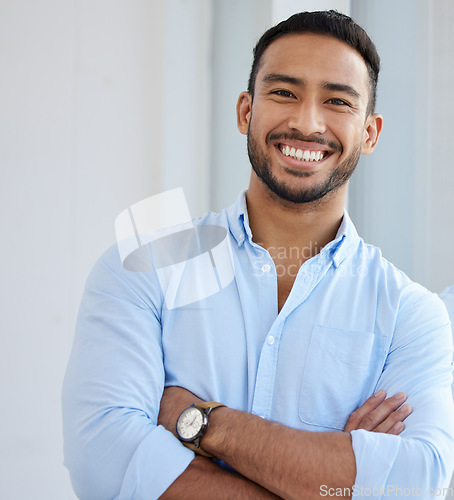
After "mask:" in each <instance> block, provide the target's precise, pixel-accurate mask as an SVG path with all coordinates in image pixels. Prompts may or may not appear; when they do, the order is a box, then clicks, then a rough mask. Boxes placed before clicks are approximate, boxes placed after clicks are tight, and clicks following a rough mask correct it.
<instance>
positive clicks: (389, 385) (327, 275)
mask: <svg viewBox="0 0 454 500" xmlns="http://www.w3.org/2000/svg"><path fill="white" fill-rule="evenodd" d="M254 55H255V58H254V63H253V68H252V71H251V76H250V82H249V89H248V92H243V93H242V94H241V95H240V97H239V100H238V106H237V118H238V128H239V130H240V132H241V133H243V134H247V137H248V153H249V158H250V161H251V165H252V173H251V180H250V185H249V189H248V191H247V193H246V194H243V195H242V196H240V198H239V200H238V201H237V203H236V204H235V205H233V206H232V207H230V208H229V209H228V210H226V211H223V212H221V213H220V214H218V215H217V214H212V213H210V214H207V215H206V216H204V217H203V218H202V219H200V220H199V221H196V223H197V224H198V225H199V226H202V227H204V226H221V227H223V228H225V229H226V230H227V232H228V233H227V237H228V240H229V243H230V246H231V253H232V260H233V266H234V269H235V280H234V281H233V282H232V283H231V284H230V285H228V286H226V287H224V288H223V289H222V290H220V291H219V292H218V293H215V294H212V295H210V296H208V297H206V298H204V299H202V300H200V301H198V302H197V303H196V304H194V305H191V306H182V307H176V308H169V307H166V305H165V302H164V299H163V293H162V290H161V289H160V284H159V280H158V279H157V277H156V273H133V272H130V271H127V270H125V269H123V268H122V266H121V261H120V259H119V257H118V252H117V251H116V250H115V249H113V250H111V251H109V252H107V254H106V255H104V256H103V257H102V259H101V260H100V262H99V263H98V264H97V266H96V267H95V269H94V271H93V273H92V274H91V276H90V278H89V280H88V283H87V288H86V292H85V296H84V299H83V301H82V305H81V310H80V315H79V319H78V326H77V332H76V337H75V343H74V348H73V353H72V356H71V360H70V363H69V366H68V372H67V376H66V379H65V385H64V406H63V407H64V427H65V435H66V441H65V448H66V449H65V455H66V464H67V466H68V468H69V469H70V471H71V475H72V480H73V485H74V488H75V490H76V492H77V493H78V494H79V495H80V496H81V497H82V498H96V499H98V500H99V499H103V498H119V499H130V498H157V497H159V496H161V497H162V498H164V499H166V498H167V499H168V498H178V499H185V498H210V499H212V498H216V499H217V498H219V499H222V498H241V499H247V498H279V497H281V498H304V499H311V498H319V497H320V496H336V497H344V498H350V497H351V496H362V497H364V498H365V497H375V498H379V497H381V496H384V495H386V496H387V497H391V498H393V497H399V496H413V497H417V496H418V497H423V498H424V497H429V496H430V492H429V488H438V487H443V486H445V485H446V483H447V481H448V477H449V476H450V474H451V471H452V468H453V465H454V464H453V456H452V452H451V449H452V446H453V443H454V422H453V415H454V411H453V403H452V398H451V397H450V385H451V367H450V363H451V351H452V343H451V334H450V327H449V320H448V317H447V313H446V310H445V309H444V307H443V305H442V304H441V301H440V300H439V299H438V298H437V297H436V296H435V295H434V294H431V293H429V292H428V291H426V290H425V289H423V288H422V287H420V286H418V285H416V284H414V283H412V282H411V281H410V280H409V279H408V278H407V277H406V276H404V275H403V274H402V273H401V272H399V271H398V270H396V269H395V268H394V267H393V266H392V265H391V264H389V263H388V262H386V261H385V260H384V259H383V258H382V257H381V254H380V252H379V251H378V250H377V249H376V248H373V247H370V246H368V245H366V244H364V242H363V241H362V240H361V239H360V238H359V236H358V235H357V233H356V231H355V229H354V227H353V224H352V222H351V221H350V219H349V217H348V215H347V214H346V212H344V210H343V207H344V202H345V195H346V190H347V185H348V180H349V178H350V176H351V174H352V173H353V170H354V168H355V166H356V164H357V162H358V159H359V157H360V155H361V154H369V153H371V152H372V151H373V149H374V148H375V146H376V144H377V140H378V137H379V135H380V131H381V128H382V117H381V116H380V115H378V114H375V113H374V106H375V89H376V83H377V77H378V70H379V59H378V55H377V54H376V51H375V47H374V45H373V44H372V42H371V41H370V39H369V37H368V36H367V35H366V34H365V32H364V31H363V30H362V29H361V28H360V27H358V26H357V25H356V24H355V23H353V21H352V20H351V19H350V18H348V17H347V16H344V15H341V14H338V13H335V12H333V11H330V12H320V13H301V14H298V15H295V16H292V17H291V18H290V19H288V20H287V21H284V22H283V23H280V24H279V25H278V26H276V27H274V28H271V29H270V30H269V31H267V32H266V33H265V34H264V35H263V37H262V38H261V40H260V41H259V42H258V44H257V47H256V49H255V53H254ZM295 249H296V250H298V251H296V252H295ZM164 389H165V390H164ZM400 391H403V392H400ZM385 393H387V394H389V395H393V396H392V397H390V398H388V399H387V400H385ZM407 396H408V402H409V404H405V405H403V403H404V402H405V400H406V397H407ZM193 404H195V406H192V405H193ZM223 405H225V406H223ZM401 405H403V406H401ZM410 405H411V406H410ZM355 410H356V411H355ZM410 413H411V414H410ZM180 414H181V416H180ZM207 420H208V421H209V428H208V427H207V425H206V421H207ZM404 420H405V430H403V429H404V424H403V421H404ZM157 423H158V424H159V425H156V424H157ZM371 431H376V432H371ZM211 457H215V458H216V460H214V461H213V460H212V459H211ZM232 469H233V470H232Z"/></svg>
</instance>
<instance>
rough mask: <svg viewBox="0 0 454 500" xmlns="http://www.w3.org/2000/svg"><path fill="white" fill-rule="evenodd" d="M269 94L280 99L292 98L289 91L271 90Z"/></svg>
mask: <svg viewBox="0 0 454 500" xmlns="http://www.w3.org/2000/svg"><path fill="white" fill-rule="evenodd" d="M271 93H272V94H276V95H278V96H280V97H294V96H293V94H292V93H291V92H290V90H284V89H279V90H273V91H272V92H271ZM283 94H288V95H283Z"/></svg>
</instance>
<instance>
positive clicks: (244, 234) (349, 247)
mask: <svg viewBox="0 0 454 500" xmlns="http://www.w3.org/2000/svg"><path fill="white" fill-rule="evenodd" d="M246 193H247V191H243V192H242V193H240V195H239V196H238V198H237V200H236V202H235V203H234V204H233V205H232V206H231V207H229V208H228V209H227V218H228V220H229V226H230V231H231V233H232V234H233V236H234V238H235V240H236V242H237V243H238V246H241V245H243V243H244V242H245V240H246V238H247V239H248V241H249V242H250V243H252V231H251V228H250V227H249V217H248V213H247V205H246ZM359 241H360V237H359V236H358V233H357V231H356V229H355V226H354V225H353V222H352V221H351V219H350V216H349V215H348V213H347V210H344V215H343V218H342V222H341V225H340V226H339V229H338V231H337V234H336V237H335V238H334V240H333V241H331V242H329V243H328V244H327V245H325V247H324V248H323V249H322V251H321V253H325V254H326V253H329V254H330V256H331V258H332V259H333V264H334V266H335V267H338V266H339V265H340V264H341V263H342V262H343V261H344V260H345V259H346V258H347V257H348V256H349V255H351V254H352V253H353V252H354V251H355V250H356V248H357V246H358V243H359Z"/></svg>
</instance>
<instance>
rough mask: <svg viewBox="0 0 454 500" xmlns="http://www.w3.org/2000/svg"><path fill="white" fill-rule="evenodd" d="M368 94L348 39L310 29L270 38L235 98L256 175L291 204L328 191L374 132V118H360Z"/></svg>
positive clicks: (377, 120) (377, 121)
mask: <svg viewBox="0 0 454 500" xmlns="http://www.w3.org/2000/svg"><path fill="white" fill-rule="evenodd" d="M368 99H369V80H368V72H367V68H366V65H365V63H364V61H363V59H362V57H361V56H360V55H359V54H358V53H357V52H356V51H355V50H354V49H353V48H351V47H350V46H348V45H346V44H345V43H343V42H341V41H339V40H337V39H335V38H331V37H327V36H322V35H315V34H296V35H295V34H292V35H287V36H283V37H281V38H279V39H278V40H276V41H274V42H273V43H272V44H271V45H270V46H269V47H268V48H267V49H266V51H265V52H264V54H263V56H262V60H261V65H260V68H259V71H258V73H257V78H256V81H255V93H254V99H253V101H252V100H251V96H250V95H249V94H248V93H243V94H242V95H241V96H240V99H239V102H238V123H239V128H240V131H241V132H242V133H247V135H248V153H249V158H250V161H251V164H252V167H253V170H254V172H255V175H256V177H257V179H260V180H261V181H262V183H264V184H265V185H266V186H267V188H268V189H269V190H270V191H271V192H272V193H274V194H275V195H277V196H278V197H279V198H281V199H283V200H286V201H290V202H293V203H307V202H312V201H316V200H319V199H321V198H323V197H324V196H325V195H327V194H328V193H335V192H336V191H337V190H338V188H339V187H341V186H343V185H345V184H346V182H347V181H348V179H349V178H350V176H351V174H352V173H353V171H354V169H355V167H356V164H357V163H358V160H359V157H360V155H361V153H365V154H368V153H370V152H371V151H372V150H373V148H374V147H375V144H376V140H377V138H378V134H379V133H380V130H381V117H380V116H379V115H371V116H370V117H367V119H366V110H367V104H368ZM253 181H254V174H253V178H252V180H251V182H253Z"/></svg>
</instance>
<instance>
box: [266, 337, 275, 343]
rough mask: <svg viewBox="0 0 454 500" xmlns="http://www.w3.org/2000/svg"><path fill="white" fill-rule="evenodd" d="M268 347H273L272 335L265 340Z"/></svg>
mask: <svg viewBox="0 0 454 500" xmlns="http://www.w3.org/2000/svg"><path fill="white" fill-rule="evenodd" d="M266 341H267V343H268V345H273V344H274V337H273V336H272V335H269V336H268V338H267V339H266Z"/></svg>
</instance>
